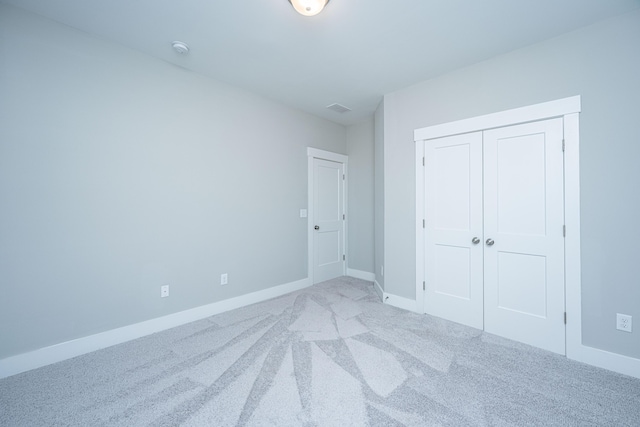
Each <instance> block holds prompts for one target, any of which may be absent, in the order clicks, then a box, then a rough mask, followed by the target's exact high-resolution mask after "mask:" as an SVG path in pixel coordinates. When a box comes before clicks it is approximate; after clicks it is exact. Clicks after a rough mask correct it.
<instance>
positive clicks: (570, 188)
mask: <svg viewBox="0 0 640 427" xmlns="http://www.w3.org/2000/svg"><path fill="white" fill-rule="evenodd" d="M580 111H581V99H580V96H573V97H570V98H564V99H559V100H556V101H551V102H545V103H542V104H536V105H531V106H527V107H522V108H516V109H513V110H507V111H502V112H498V113H493V114H488V115H484V116H479V117H473V118H469V119H465V120H459V121H456V122H451V123H444V124H440V125H435V126H429V127H425V128H422V129H416V130H415V131H414V142H415V150H416V158H415V162H416V163H415V166H416V223H415V225H416V310H417V311H418V312H419V313H424V290H423V283H424V280H425V279H424V277H425V270H424V243H423V242H424V228H423V220H424V217H423V215H424V167H423V158H424V141H426V140H430V139H435V138H441V137H445V136H452V135H459V134H463V133H468V132H477V131H484V130H488V129H494V128H499V127H504V126H511V125H516V124H521V123H527V122H532V121H538V120H545V119H550V118H554V117H563V118H564V141H565V147H566V148H565V159H564V168H565V169H564V171H565V172H564V173H565V180H564V193H565V200H564V209H565V225H566V227H567V235H566V238H565V298H566V299H565V309H566V312H567V324H566V354H567V357H568V358H570V359H576V360H582V361H584V357H583V354H582V353H583V351H584V346H582V299H581V279H580V150H579V149H580V139H579V113H580Z"/></svg>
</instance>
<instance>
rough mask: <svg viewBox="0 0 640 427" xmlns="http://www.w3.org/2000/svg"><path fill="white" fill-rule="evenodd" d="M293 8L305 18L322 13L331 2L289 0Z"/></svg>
mask: <svg viewBox="0 0 640 427" xmlns="http://www.w3.org/2000/svg"><path fill="white" fill-rule="evenodd" d="M289 3H291V5H292V6H293V8H294V9H295V10H296V11H297V12H298V13H299V14H300V15H304V16H314V15H317V14H319V13H320V12H322V9H324V7H325V6H326V5H327V3H329V0H289Z"/></svg>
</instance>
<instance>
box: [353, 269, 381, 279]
mask: <svg viewBox="0 0 640 427" xmlns="http://www.w3.org/2000/svg"><path fill="white" fill-rule="evenodd" d="M347 276H350V277H355V278H356V279H361V280H366V281H367V282H374V281H375V280H376V275H375V274H373V273H370V272H368V271H362V270H354V269H353V268H347Z"/></svg>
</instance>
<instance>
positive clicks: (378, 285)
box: [373, 280, 384, 302]
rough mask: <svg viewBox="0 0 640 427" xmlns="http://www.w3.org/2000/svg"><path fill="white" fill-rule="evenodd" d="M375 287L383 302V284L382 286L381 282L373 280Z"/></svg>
mask: <svg viewBox="0 0 640 427" xmlns="http://www.w3.org/2000/svg"><path fill="white" fill-rule="evenodd" d="M373 289H375V290H376V293H377V294H378V297H379V298H380V302H382V300H383V298H384V291H383V290H382V286H380V283H378V281H377V280H374V281H373Z"/></svg>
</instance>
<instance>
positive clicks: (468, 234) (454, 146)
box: [424, 132, 483, 329]
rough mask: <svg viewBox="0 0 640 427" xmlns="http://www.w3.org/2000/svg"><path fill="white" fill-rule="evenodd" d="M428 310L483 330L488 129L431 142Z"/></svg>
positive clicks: (428, 165)
mask: <svg viewBox="0 0 640 427" xmlns="http://www.w3.org/2000/svg"><path fill="white" fill-rule="evenodd" d="M425 172H426V173H425V187H424V188H425V191H426V194H425V196H426V197H425V219H426V226H425V228H426V230H425V231H426V233H425V262H426V263H425V269H426V271H425V277H426V291H425V301H424V302H425V312H426V313H428V314H431V315H434V316H438V317H442V318H445V319H448V320H452V321H454V322H458V323H462V324H465V325H468V326H472V327H474V328H478V329H482V327H483V321H482V305H483V290H482V268H483V266H482V250H483V245H482V244H478V243H475V244H474V243H473V242H472V241H474V238H476V240H475V241H476V242H481V240H482V237H483V236H482V133H481V132H476V133H472V134H466V135H458V136H452V137H446V138H440V139H437V140H432V141H427V142H425Z"/></svg>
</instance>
